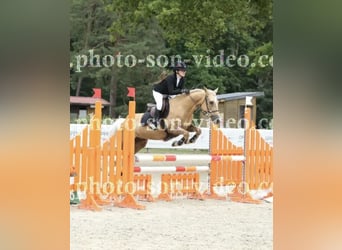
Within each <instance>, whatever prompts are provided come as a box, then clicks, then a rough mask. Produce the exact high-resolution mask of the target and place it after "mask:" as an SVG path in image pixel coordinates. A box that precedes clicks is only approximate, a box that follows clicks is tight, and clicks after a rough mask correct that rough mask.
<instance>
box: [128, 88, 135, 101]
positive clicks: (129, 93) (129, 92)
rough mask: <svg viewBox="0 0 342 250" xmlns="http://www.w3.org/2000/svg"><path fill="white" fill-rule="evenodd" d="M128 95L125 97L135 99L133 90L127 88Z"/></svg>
mask: <svg viewBox="0 0 342 250" xmlns="http://www.w3.org/2000/svg"><path fill="white" fill-rule="evenodd" d="M127 89H128V94H127V96H130V97H133V98H134V99H135V88H131V87H127Z"/></svg>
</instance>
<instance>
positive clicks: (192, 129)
mask: <svg viewBox="0 0 342 250" xmlns="http://www.w3.org/2000/svg"><path fill="white" fill-rule="evenodd" d="M187 131H189V132H195V134H194V135H193V137H191V138H190V140H189V141H187V142H185V143H194V142H196V140H197V139H198V137H199V136H200V135H201V133H202V130H201V129H200V128H199V127H195V126H194V125H193V124H191V125H190V126H189V127H188V129H187Z"/></svg>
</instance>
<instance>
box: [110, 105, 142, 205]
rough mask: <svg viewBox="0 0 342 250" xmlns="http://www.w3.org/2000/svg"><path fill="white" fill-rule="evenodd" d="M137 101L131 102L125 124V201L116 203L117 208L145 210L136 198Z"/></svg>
mask: <svg viewBox="0 0 342 250" xmlns="http://www.w3.org/2000/svg"><path fill="white" fill-rule="evenodd" d="M135 126H136V124H135V101H130V102H129V106H128V116H127V118H126V121H125V122H124V128H123V130H124V133H123V142H122V145H123V146H122V148H123V166H122V184H123V185H122V188H123V199H122V200H121V201H118V202H114V205H115V206H118V207H125V208H134V209H145V206H143V205H140V204H138V203H137V201H136V200H135V198H134V193H135V190H134V189H136V187H135V183H134V176H133V174H134V162H135V159H134V147H135V142H134V138H135Z"/></svg>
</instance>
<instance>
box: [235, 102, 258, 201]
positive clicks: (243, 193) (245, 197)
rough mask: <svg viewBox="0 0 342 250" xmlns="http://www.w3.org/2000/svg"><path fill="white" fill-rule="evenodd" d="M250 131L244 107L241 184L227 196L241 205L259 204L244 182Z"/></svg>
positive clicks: (247, 112) (248, 159) (246, 108)
mask: <svg viewBox="0 0 342 250" xmlns="http://www.w3.org/2000/svg"><path fill="white" fill-rule="evenodd" d="M252 129H255V128H252V122H251V113H250V109H249V108H248V107H247V106H245V128H244V149H243V151H244V156H245V160H244V161H243V162H242V181H241V183H240V184H239V185H238V186H237V187H236V188H235V190H234V191H235V192H234V193H232V194H230V195H229V198H230V200H231V201H235V202H242V203H254V204H260V203H261V201H259V200H254V199H253V198H252V196H251V195H250V194H249V184H248V182H247V180H246V174H247V173H246V162H248V163H250V156H249V154H247V152H248V150H249V149H250V148H251V147H253V146H254V145H251V136H250V132H251V130H252Z"/></svg>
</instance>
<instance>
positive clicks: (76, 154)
mask: <svg viewBox="0 0 342 250" xmlns="http://www.w3.org/2000/svg"><path fill="white" fill-rule="evenodd" d="M248 112H249V111H248V110H246V112H245V117H247V120H249V121H250V119H248V117H249V113H248ZM134 116H135V102H133V101H130V102H129V114H128V116H127V118H126V120H125V122H124V123H123V124H122V126H121V128H119V129H118V130H117V132H116V133H115V134H114V135H113V136H111V137H110V138H109V139H108V140H107V141H105V142H104V143H103V144H102V145H101V103H100V102H97V103H96V105H95V115H94V117H93V118H92V119H91V122H90V125H89V126H88V127H86V128H85V129H84V130H83V131H82V133H81V134H80V135H77V136H76V137H75V138H73V139H72V140H70V169H71V170H72V172H73V175H75V174H76V176H73V179H74V182H73V183H71V185H70V189H71V190H72V191H75V190H78V191H81V192H84V193H86V199H83V200H82V201H81V204H80V205H79V207H80V208H84V209H92V210H101V205H103V204H113V203H114V205H115V206H119V207H131V208H136V209H144V208H145V206H142V205H140V204H138V203H137V201H136V199H135V197H139V199H144V200H148V201H152V200H154V197H152V194H151V183H152V176H151V173H155V172H160V173H162V175H161V183H162V185H161V190H160V195H159V196H158V198H159V199H163V200H171V199H172V197H173V196H174V195H179V194H180V195H184V194H185V195H187V196H188V197H190V198H198V199H204V198H216V199H226V198H227V197H226V196H219V195H218V194H216V192H215V188H216V187H222V186H231V185H236V187H239V188H235V189H234V190H235V192H234V193H232V194H229V195H228V198H229V199H230V200H233V201H240V202H254V201H253V199H251V197H250V196H248V191H249V190H250V189H258V188H262V189H267V188H270V186H271V184H272V182H273V179H272V176H273V164H272V162H273V158H272V157H273V150H272V147H270V146H269V145H268V144H267V143H266V142H265V141H264V140H263V139H262V138H261V137H260V135H259V133H258V132H257V130H255V126H253V125H252V124H251V123H250V126H249V127H248V128H247V126H246V129H245V145H244V148H241V147H236V146H235V145H233V144H232V143H231V142H230V141H229V139H228V138H227V137H226V136H225V135H224V134H223V133H222V131H220V129H219V128H217V127H216V126H214V125H211V134H210V152H209V154H208V155H200V154H196V155H174V154H165V155H159V154H158V155H147V154H136V155H134V126H135V124H134ZM199 172H208V175H209V176H210V180H209V183H208V190H207V191H206V192H204V193H200V192H199V189H198V184H199V183H200V180H199Z"/></svg>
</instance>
